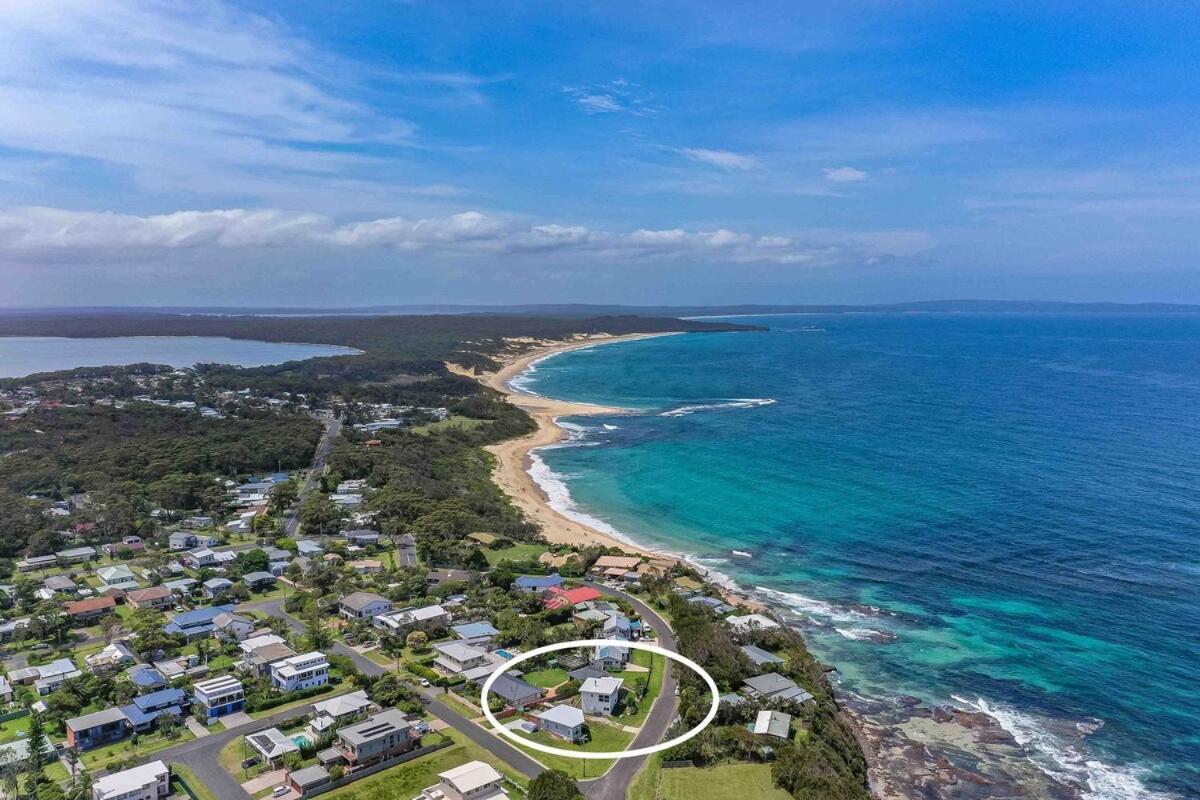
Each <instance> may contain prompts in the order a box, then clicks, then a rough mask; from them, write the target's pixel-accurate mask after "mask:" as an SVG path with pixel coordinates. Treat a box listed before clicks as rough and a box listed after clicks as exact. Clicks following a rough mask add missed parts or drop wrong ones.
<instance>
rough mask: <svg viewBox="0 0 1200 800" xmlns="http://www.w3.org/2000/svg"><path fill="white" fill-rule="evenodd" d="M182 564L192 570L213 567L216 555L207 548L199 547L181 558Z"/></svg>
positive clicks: (215, 562) (215, 563)
mask: <svg viewBox="0 0 1200 800" xmlns="http://www.w3.org/2000/svg"><path fill="white" fill-rule="evenodd" d="M183 562H184V563H185V564H187V565H188V566H189V567H191V568H192V569H201V568H202V567H215V566H216V565H217V554H216V553H215V552H213V551H212V550H209V549H208V548H207V547H201V548H198V549H196V550H192V551H190V552H188V553H187V554H186V555H185V556H183Z"/></svg>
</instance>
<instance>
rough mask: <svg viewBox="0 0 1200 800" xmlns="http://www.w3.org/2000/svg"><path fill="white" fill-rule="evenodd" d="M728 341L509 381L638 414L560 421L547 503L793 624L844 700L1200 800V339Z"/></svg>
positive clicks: (992, 325)
mask: <svg viewBox="0 0 1200 800" xmlns="http://www.w3.org/2000/svg"><path fill="white" fill-rule="evenodd" d="M742 321H748V322H756V323H759V324H762V325H767V326H770V328H771V330H770V331H769V332H766V333H733V334H701V335H685V336H671V337H665V338H658V339H650V340H644V341H637V342H629V343H622V344H616V345H609V346H604V347H596V348H592V349H589V350H583V351H576V352H572V353H567V354H563V355H560V356H557V357H554V358H550V359H547V360H544V361H542V362H540V363H539V364H537V365H536V367H535V371H533V372H531V373H527V374H526V375H525V376H522V377H521V378H519V379H518V383H520V384H523V385H524V387H525V388H527V389H531V390H533V391H536V392H539V393H542V394H546V395H550V396H554V397H562V398H569V399H573V400H582V401H590V402H597V403H605V404H617V405H624V406H627V407H632V408H637V409H641V410H642V413H641V414H638V415H634V416H622V417H605V418H600V417H592V418H587V419H574V420H569V422H570V423H572V425H573V437H572V440H571V441H570V442H568V443H566V445H565V446H559V447H555V448H549V449H545V450H542V451H540V460H539V461H537V462H535V466H534V470H533V471H534V474H535V477H536V478H538V480H539V481H540V482H541V483H542V485H543V487H544V488H546V489H547V491H548V493H549V494H550V495H551V497H552V500H553V502H555V504H556V505H558V506H559V507H560V509H564V510H566V511H567V512H569V513H572V514H575V515H576V516H582V517H588V518H591V519H594V520H597V521H598V522H599V523H600V524H604V525H609V526H611V527H612V528H614V529H615V530H617V531H619V532H621V533H624V534H626V535H628V536H631V537H632V538H634V539H635V540H637V541H639V542H644V543H646V544H649V545H653V546H658V547H661V548H664V549H668V550H671V551H675V552H682V553H688V554H691V555H692V556H694V557H695V558H696V560H697V561H698V562H699V563H700V564H703V565H705V566H707V567H709V568H711V569H712V570H714V571H716V572H717V573H720V574H722V575H725V576H727V577H729V578H730V579H732V580H734V581H736V582H737V583H738V584H739V585H740V586H742V587H746V588H751V589H754V590H755V591H757V592H759V593H760V595H761V596H765V597H767V598H769V599H771V600H772V601H774V602H776V603H778V604H779V605H780V606H781V607H786V608H788V609H790V610H791V611H792V612H794V613H795V614H797V615H798V616H799V617H800V618H802V619H803V620H804V621H805V627H806V628H807V636H808V637H809V639H810V641H811V643H812V645H813V647H814V649H815V650H817V651H818V652H819V653H820V654H821V655H822V656H823V657H824V658H826V659H827V660H828V661H830V662H831V663H833V664H836V665H837V666H838V668H839V673H840V676H841V680H842V681H843V684H844V686H845V688H847V689H848V690H850V691H855V692H859V693H862V694H866V695H870V696H895V695H900V694H912V695H917V696H919V697H922V698H925V699H927V700H929V701H931V702H942V701H947V700H949V699H951V698H957V702H958V703H959V704H961V705H971V706H974V707H976V708H980V709H983V710H987V711H988V712H989V713H992V714H993V715H994V716H996V718H997V719H998V720H1000V721H1001V722H1002V724H1004V725H1005V727H1007V728H1009V730H1011V731H1013V732H1014V733H1015V734H1016V735H1017V738H1018V740H1019V741H1021V742H1022V743H1023V744H1025V745H1026V748H1027V750H1028V751H1029V752H1030V755H1031V758H1033V759H1034V760H1035V761H1036V762H1037V763H1038V764H1039V765H1040V766H1042V767H1043V768H1045V769H1046V770H1047V771H1050V772H1053V773H1055V774H1059V775H1063V776H1068V777H1071V778H1074V779H1075V780H1077V781H1080V782H1082V783H1084V784H1085V785H1086V786H1088V787H1089V788H1090V792H1089V794H1090V796H1092V797H1095V798H1124V797H1149V796H1153V793H1155V792H1164V793H1170V794H1173V795H1179V796H1189V797H1200V792H1198V791H1197V789H1196V787H1197V785H1200V772H1198V771H1197V765H1198V764H1200V622H1198V620H1197V601H1200V546H1198V542H1197V539H1198V531H1200V415H1198V414H1197V411H1198V410H1200V318H1198V317H1192V316H1128V315H1122V316H1116V315H1114V316H1052V315H1028V316H1027V315H995V316H991V315H963V314H958V315H894V316H893V315H841V316H834V315H830V316H796V317H762V318H756V319H755V318H742ZM568 490H569V494H568ZM1097 726H1099V727H1098V728H1097ZM1093 730H1094V732H1092V733H1091V734H1090V735H1089V736H1087V737H1086V739H1082V738H1080V737H1079V736H1078V735H1077V734H1078V732H1079V731H1093Z"/></svg>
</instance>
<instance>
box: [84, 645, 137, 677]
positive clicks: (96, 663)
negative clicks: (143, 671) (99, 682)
mask: <svg viewBox="0 0 1200 800" xmlns="http://www.w3.org/2000/svg"><path fill="white" fill-rule="evenodd" d="M135 661H137V658H136V657H135V656H134V655H133V652H132V651H131V650H130V649H129V647H128V646H126V644H125V643H124V642H113V643H112V644H110V645H108V646H106V647H105V648H104V649H103V650H101V651H100V652H98V653H92V654H91V655H90V656H86V657H85V658H84V663H86V664H87V667H88V669H89V670H91V672H92V674H94V675H100V674H102V673H106V672H113V671H115V670H118V669H121V668H122V667H125V666H128V665H129V664H132V663H134V662H135Z"/></svg>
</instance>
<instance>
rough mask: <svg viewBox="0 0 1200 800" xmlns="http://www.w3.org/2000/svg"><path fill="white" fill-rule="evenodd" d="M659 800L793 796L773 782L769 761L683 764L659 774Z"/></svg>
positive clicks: (781, 798) (777, 799)
mask: <svg viewBox="0 0 1200 800" xmlns="http://www.w3.org/2000/svg"><path fill="white" fill-rule="evenodd" d="M658 797H659V800H727V799H728V798H730V797H752V798H754V800H791V797H792V796H791V795H790V794H788V793H787V792H785V791H784V790H783V789H780V788H778V787H777V786H775V784H774V783H773V782H772V781H771V767H770V766H769V765H767V764H725V765H722V766H719V767H705V768H703V769H698V768H695V767H684V768H681V769H664V770H661V771H660V772H659V773H658Z"/></svg>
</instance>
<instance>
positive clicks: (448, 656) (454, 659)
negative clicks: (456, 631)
mask: <svg viewBox="0 0 1200 800" xmlns="http://www.w3.org/2000/svg"><path fill="white" fill-rule="evenodd" d="M433 649H434V650H436V651H437V654H438V655H437V657H436V658H435V659H434V660H433V666H434V667H435V668H436V669H437V670H439V671H440V672H442V673H444V674H446V675H449V676H451V677H455V676H457V675H461V674H463V673H465V672H468V671H470V670H472V669H474V668H476V667H482V666H484V665H486V664H489V663H490V662H491V659H490V658H488V653H487V651H486V650H480V649H479V648H478V647H471V646H470V645H468V644H463V643H462V642H439V643H438V644H435V645H434V646H433Z"/></svg>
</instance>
